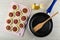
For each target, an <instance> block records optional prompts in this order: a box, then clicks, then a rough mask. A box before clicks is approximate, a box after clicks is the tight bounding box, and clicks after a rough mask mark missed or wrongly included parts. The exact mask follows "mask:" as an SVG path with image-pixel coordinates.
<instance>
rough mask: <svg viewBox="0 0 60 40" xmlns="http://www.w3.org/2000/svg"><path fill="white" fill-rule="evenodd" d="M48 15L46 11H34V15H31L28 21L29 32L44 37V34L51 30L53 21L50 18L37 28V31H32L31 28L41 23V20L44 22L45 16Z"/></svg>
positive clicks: (47, 16)
mask: <svg viewBox="0 0 60 40" xmlns="http://www.w3.org/2000/svg"><path fill="white" fill-rule="evenodd" d="M49 17H50V16H49V15H47V14H46V13H41V12H39V13H36V14H35V15H33V16H32V17H31V19H30V21H29V28H30V30H31V32H32V33H33V34H34V35H35V36H38V37H44V36H46V35H48V34H49V33H50V32H51V31H52V28H53V22H52V19H50V20H49V21H48V22H47V23H45V24H44V26H43V27H42V28H41V29H40V30H38V31H37V32H34V31H33V28H34V27H35V26H36V25H37V24H39V23H41V22H44V21H45V20H46V19H47V18H49Z"/></svg>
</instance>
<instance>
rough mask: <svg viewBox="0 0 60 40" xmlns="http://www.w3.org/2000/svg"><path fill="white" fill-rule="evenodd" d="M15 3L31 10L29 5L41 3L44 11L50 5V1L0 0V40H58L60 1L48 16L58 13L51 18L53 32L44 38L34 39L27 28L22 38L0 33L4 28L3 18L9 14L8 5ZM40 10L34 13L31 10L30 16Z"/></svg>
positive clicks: (59, 39)
mask: <svg viewBox="0 0 60 40" xmlns="http://www.w3.org/2000/svg"><path fill="white" fill-rule="evenodd" d="M12 1H15V2H17V3H21V4H24V5H26V6H27V7H29V8H31V4H33V3H37V4H40V3H43V4H44V8H43V9H44V10H43V11H45V10H46V9H47V8H48V7H49V5H50V4H51V2H52V0H0V29H1V30H0V40H60V0H58V1H57V2H56V4H55V6H54V8H53V10H52V12H51V14H50V15H52V14H53V13H55V12H56V11H59V14H57V15H56V16H55V17H54V18H53V30H52V32H51V34H50V35H48V36H46V37H43V38H41V37H39V38H38V37H35V36H34V35H33V34H32V33H31V32H30V31H29V30H28V26H27V29H26V31H25V34H24V36H23V37H19V36H16V35H12V34H9V33H6V32H3V31H2V28H1V27H4V22H5V20H6V19H5V18H6V16H7V13H8V12H9V6H10V5H9V4H10V3H11V2H12ZM38 11H40V10H37V11H34V10H32V12H31V13H32V14H33V13H35V12H38Z"/></svg>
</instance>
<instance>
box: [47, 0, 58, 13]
mask: <svg viewBox="0 0 60 40" xmlns="http://www.w3.org/2000/svg"><path fill="white" fill-rule="evenodd" d="M56 1H57V0H53V2H52V4H51V5H50V7H49V8H48V9H47V10H46V12H47V13H50V12H51V10H52V8H53V6H54V4H55V3H56Z"/></svg>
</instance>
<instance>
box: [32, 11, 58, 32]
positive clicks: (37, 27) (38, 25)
mask: <svg viewBox="0 0 60 40" xmlns="http://www.w3.org/2000/svg"><path fill="white" fill-rule="evenodd" d="M56 14H58V12H56V13H54V14H53V15H52V16H51V17H49V18H48V19H46V20H45V21H44V22H42V23H39V24H37V25H36V26H35V27H34V28H33V30H34V32H37V31H38V30H39V29H41V28H42V27H43V25H44V24H45V23H46V22H47V21H49V20H50V19H51V18H52V17H54V16H55V15H56Z"/></svg>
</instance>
